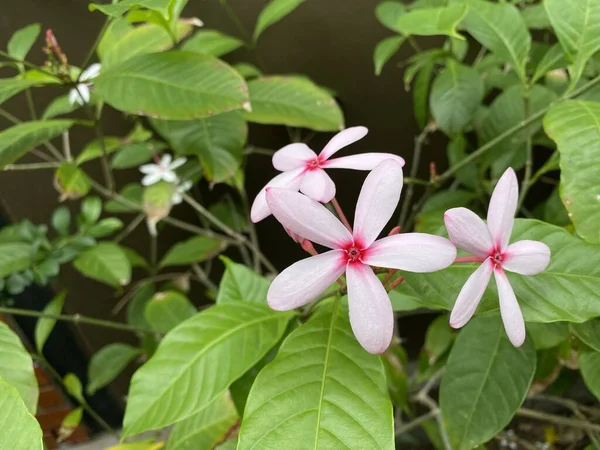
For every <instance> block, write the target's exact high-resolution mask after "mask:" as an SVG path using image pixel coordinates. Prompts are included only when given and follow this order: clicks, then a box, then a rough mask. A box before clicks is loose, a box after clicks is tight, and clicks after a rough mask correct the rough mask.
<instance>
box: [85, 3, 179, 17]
mask: <svg viewBox="0 0 600 450" xmlns="http://www.w3.org/2000/svg"><path fill="white" fill-rule="evenodd" d="M170 3H171V0H121V1H120V2H118V3H113V4H99V3H92V4H91V5H90V11H95V10H98V11H101V12H102V13H104V14H106V15H107V16H111V17H120V16H122V15H123V14H125V13H126V12H127V11H131V10H135V9H138V8H147V9H150V10H152V11H156V12H158V13H160V14H161V15H162V16H164V17H165V18H166V17H167V15H168V8H169V4H170Z"/></svg>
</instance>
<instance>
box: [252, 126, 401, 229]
mask: <svg viewBox="0 0 600 450" xmlns="http://www.w3.org/2000/svg"><path fill="white" fill-rule="evenodd" d="M367 133H368V130H367V129H366V128H365V127H352V128H346V129H345V130H343V131H340V132H339V133H338V134H336V135H335V136H334V137H333V138H331V140H330V141H329V142H328V143H327V145H326V146H325V147H324V148H323V150H321V153H320V154H319V155H317V154H316V153H315V152H314V151H312V150H311V149H310V148H309V147H308V146H307V145H306V144H302V143H294V144H289V145H286V146H285V147H283V148H282V149H280V150H278V151H276V152H275V153H274V154H273V167H275V168H276V169H277V170H280V171H281V172H283V173H280V174H279V175H277V176H276V177H275V178H273V179H272V180H271V181H269V182H268V183H267V185H266V186H265V187H264V188H262V189H261V191H260V192H259V193H258V195H257V196H256V199H255V200H254V203H253V204H252V209H251V211H250V218H251V219H252V222H255V223H256V222H260V221H261V220H263V219H264V218H265V217H268V216H269V214H271V211H269V205H268V204H267V199H266V196H265V193H266V190H267V188H268V187H285V188H288V189H291V190H294V191H298V190H299V191H300V192H302V193H303V194H305V195H307V196H309V197H310V198H312V199H313V200H316V201H318V202H321V203H329V202H330V201H331V200H332V199H333V197H335V184H334V183H333V180H332V179H331V178H330V177H329V175H327V173H326V172H325V171H324V170H323V169H353V170H373V169H374V168H375V167H377V165H378V164H379V163H380V162H382V161H384V160H386V159H395V160H396V161H398V162H399V163H400V164H401V165H402V166H403V165H404V160H403V159H402V158H400V157H399V156H396V155H393V154H391V153H363V154H361V155H354V156H344V157H341V158H335V159H330V158H331V157H332V156H333V155H334V154H335V153H336V152H337V151H338V150H340V149H342V148H344V147H346V146H348V145H350V144H352V143H354V142H356V141H358V140H359V139H362V138H363V137H365V135H366V134H367Z"/></svg>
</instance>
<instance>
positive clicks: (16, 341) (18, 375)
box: [0, 322, 39, 449]
mask: <svg viewBox="0 0 600 450" xmlns="http://www.w3.org/2000/svg"><path fill="white" fill-rule="evenodd" d="M0 379H1V380H4V381H6V382H7V383H9V384H10V385H12V386H13V387H14V388H15V389H16V390H17V391H18V392H19V395H20V396H21V399H22V400H23V402H24V403H25V407H26V408H27V409H28V410H29V412H30V413H31V414H35V411H36V409H37V402H38V394H39V391H38V383H37V379H36V378H35V374H34V372H33V361H32V360H31V355H29V353H28V352H27V350H26V349H25V347H24V346H23V343H22V342H21V339H20V338H19V336H17V335H16V334H15V332H14V331H12V330H11V329H10V328H9V327H8V326H7V325H6V324H4V323H2V322H0ZM3 410H4V408H0V411H3ZM0 414H1V413H0ZM0 436H2V435H1V434H0ZM0 439H1V437H0ZM0 442H1V441H0ZM0 448H2V447H0ZM13 448H14V447H13ZM7 449H8V447H7Z"/></svg>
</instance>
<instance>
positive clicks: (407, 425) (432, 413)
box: [396, 409, 438, 436]
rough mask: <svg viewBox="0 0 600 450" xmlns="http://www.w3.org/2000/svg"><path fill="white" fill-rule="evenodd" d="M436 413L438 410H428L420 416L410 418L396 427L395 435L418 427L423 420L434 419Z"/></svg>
mask: <svg viewBox="0 0 600 450" xmlns="http://www.w3.org/2000/svg"><path fill="white" fill-rule="evenodd" d="M437 415H438V410H437V409H436V410H430V411H429V412H428V413H427V414H423V415H422V416H419V417H417V418H416V419H413V420H411V421H410V422H408V423H405V424H404V425H402V426H400V427H398V428H397V429H396V436H400V435H401V434H404V433H408V432H409V431H410V430H412V429H414V428H416V427H418V426H419V425H421V424H422V423H423V422H427V421H428V420H431V419H435V418H436V416H437Z"/></svg>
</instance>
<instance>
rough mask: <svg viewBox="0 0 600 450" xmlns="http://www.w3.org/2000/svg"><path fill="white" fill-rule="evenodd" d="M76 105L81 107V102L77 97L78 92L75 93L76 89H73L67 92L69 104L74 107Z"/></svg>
mask: <svg viewBox="0 0 600 450" xmlns="http://www.w3.org/2000/svg"><path fill="white" fill-rule="evenodd" d="M76 103H77V104H78V105H81V104H82V101H81V98H80V97H79V92H77V89H75V88H73V89H71V90H70V91H69V104H70V105H74V104H76Z"/></svg>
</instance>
